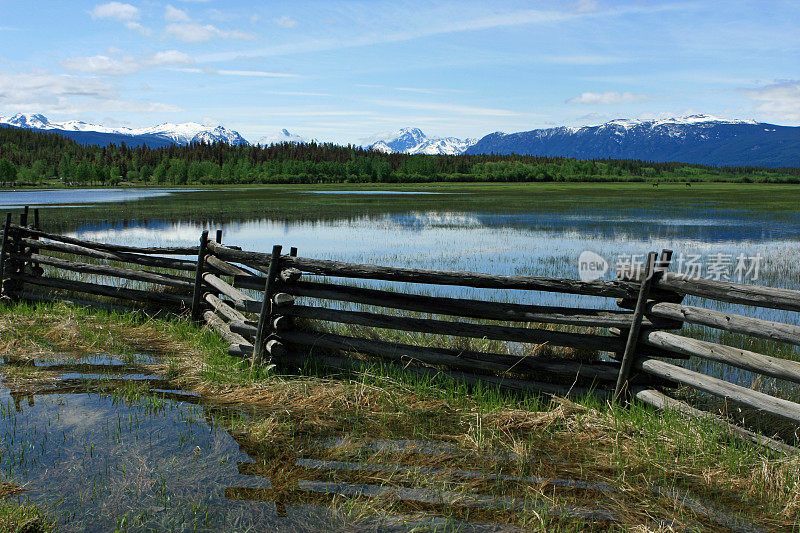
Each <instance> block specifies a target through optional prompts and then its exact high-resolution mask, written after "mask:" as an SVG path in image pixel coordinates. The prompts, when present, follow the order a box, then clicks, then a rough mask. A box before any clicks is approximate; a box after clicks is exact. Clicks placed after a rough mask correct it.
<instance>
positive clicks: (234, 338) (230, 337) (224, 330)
mask: <svg viewBox="0 0 800 533" xmlns="http://www.w3.org/2000/svg"><path fill="white" fill-rule="evenodd" d="M203 318H204V319H205V321H206V324H208V325H209V326H210V327H211V328H212V329H214V330H215V331H216V332H217V333H219V334H220V336H222V338H223V339H225V341H226V342H228V343H230V344H241V345H247V346H252V344H250V343H249V342H248V341H247V340H246V339H245V338H244V337H242V336H241V335H239V334H238V333H234V332H233V331H231V329H230V328H229V327H228V324H226V323H225V321H224V320H222V319H221V318H220V317H219V315H217V314H216V313H214V311H211V310H208V311H205V312H203Z"/></svg>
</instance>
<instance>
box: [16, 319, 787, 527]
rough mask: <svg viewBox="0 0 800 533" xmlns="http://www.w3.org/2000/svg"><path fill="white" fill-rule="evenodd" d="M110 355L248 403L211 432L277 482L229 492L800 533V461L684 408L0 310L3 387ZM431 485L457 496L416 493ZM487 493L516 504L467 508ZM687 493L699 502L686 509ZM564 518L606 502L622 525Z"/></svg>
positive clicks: (435, 512) (149, 327)
mask: <svg viewBox="0 0 800 533" xmlns="http://www.w3.org/2000/svg"><path fill="white" fill-rule="evenodd" d="M109 353H113V354H124V356H125V357H123V358H121V359H125V358H127V360H128V361H133V360H134V359H135V358H137V357H139V356H140V355H141V354H149V355H152V356H153V358H152V359H148V360H145V362H143V363H137V364H140V366H141V367H142V368H144V369H147V370H148V371H150V372H153V373H154V374H158V375H160V376H163V377H164V378H166V379H168V380H170V381H171V384H172V385H173V386H175V387H178V388H181V389H183V390H187V391H194V392H198V393H200V394H201V395H202V397H203V400H204V401H205V402H210V403H211V404H212V405H214V406H218V407H224V406H235V407H236V408H237V409H235V410H220V411H219V412H217V414H216V415H215V417H216V419H217V423H218V424H221V425H222V426H223V427H225V428H226V429H227V430H228V431H229V432H230V433H231V435H232V436H234V438H235V439H236V440H237V441H238V442H239V444H240V445H241V446H242V447H243V448H245V449H246V450H247V451H248V454H250V455H251V456H252V457H253V458H254V459H255V463H254V464H253V465H252V466H249V467H247V468H250V469H252V472H251V473H252V474H253V475H265V476H268V477H269V478H270V480H271V482H272V485H273V486H272V488H271V489H270V490H269V491H264V490H262V491H261V492H253V490H248V489H237V490H238V492H237V490H232V492H231V494H230V495H228V494H227V493H226V495H228V496H229V497H230V498H234V499H241V498H244V499H268V500H271V501H276V502H278V503H280V502H283V501H286V502H295V503H296V502H301V503H302V502H304V503H312V504H324V505H326V506H328V507H330V508H331V509H332V510H333V512H334V513H335V514H337V515H338V516H341V517H344V518H345V519H347V520H352V521H359V520H362V519H364V518H365V517H370V518H374V517H379V518H382V519H385V520H389V519H390V518H391V517H393V516H394V517H396V516H398V515H400V516H411V517H415V518H414V519H418V518H419V517H424V516H428V517H430V516H438V517H443V518H444V519H445V525H444V526H442V527H441V528H440V527H439V526H438V525H434V526H430V528H431V529H436V528H439V529H444V530H450V529H458V525H457V524H459V523H461V522H464V521H470V522H495V523H501V524H508V525H514V526H519V527H523V528H526V529H529V530H540V531H557V530H564V531H573V530H596V529H604V530H605V529H610V530H614V529H619V530H625V529H630V528H638V529H639V530H642V531H670V530H675V529H684V528H691V529H693V530H698V531H714V530H718V529H720V528H721V526H720V520H722V522H724V521H725V519H723V518H720V515H719V514H715V513H713V512H712V513H709V512H705V511H703V510H702V509H703V507H702V506H703V505H705V506H709V507H712V508H714V509H717V510H720V511H724V513H727V514H728V515H731V516H733V517H741V518H743V519H746V520H749V521H751V522H753V523H755V524H758V525H759V526H761V527H765V528H767V529H770V530H779V531H800V528H798V526H797V524H798V522H799V521H800V456H799V455H797V454H796V455H793V456H782V455H777V454H774V453H773V452H770V451H768V450H766V449H763V448H760V447H758V446H757V445H755V444H750V443H745V442H742V441H739V440H734V439H733V438H732V437H731V436H730V435H729V434H727V433H725V432H723V431H721V430H720V429H719V428H718V427H717V426H714V425H712V424H710V423H708V422H707V421H698V420H687V419H685V418H683V417H682V416H680V415H679V414H677V413H674V412H665V413H659V412H655V411H654V410H652V409H650V408H648V407H645V406H641V405H631V406H625V407H622V406H617V405H611V404H608V403H606V402H604V401H601V400H599V399H597V398H594V397H587V398H584V399H582V400H580V401H579V402H573V401H570V400H566V399H562V398H546V397H536V396H530V395H527V396H521V395H514V394H510V393H505V392H502V391H500V390H499V389H497V388H495V387H489V386H472V387H468V386H466V385H464V384H462V383H459V382H456V381H453V380H451V379H449V378H446V377H443V376H437V377H433V378H421V377H413V376H410V375H408V374H406V373H404V372H402V371H401V370H398V369H397V368H395V367H387V366H384V365H379V364H375V363H364V364H363V365H361V366H358V367H354V368H353V369H350V370H340V371H337V373H336V374H331V372H330V371H328V370H326V369H323V368H319V367H315V366H314V365H313V364H306V366H305V367H304V368H303V371H302V372H300V373H299V374H298V375H276V374H272V373H266V372H264V371H255V372H250V371H249V369H247V368H245V367H243V365H242V364H241V363H242V361H240V360H237V359H234V358H231V357H229V356H228V355H227V353H226V344H225V343H224V342H223V341H222V340H221V339H219V338H218V336H217V335H216V334H215V333H213V332H211V331H209V330H208V329H205V328H199V327H197V326H195V325H193V324H191V323H189V322H188V321H185V320H181V319H160V318H149V317H147V316H144V315H136V314H115V313H106V312H102V311H96V310H87V309H82V308H78V307H72V306H67V305H64V304H47V305H38V306H33V305H28V304H21V303H20V304H14V305H10V306H6V307H4V308H3V309H2V314H0V356H2V357H3V358H4V359H5V360H6V362H7V363H9V364H7V365H4V366H3V367H2V373H3V374H4V378H5V381H6V385H7V386H11V385H13V386H14V387H32V388H34V389H35V387H36V386H44V385H45V384H46V383H47V382H48V380H51V381H52V376H51V375H50V374H49V373H52V372H53V371H52V370H47V369H46V368H40V367H31V366H29V365H27V366H26V363H30V362H32V361H34V360H35V361H36V362H37V363H38V362H39V361H61V362H62V363H63V362H71V363H73V364H78V363H81V362H82V361H83V362H85V361H87V360H89V359H90V358H91V356H93V355H98V354H109ZM104 386H105V387H106V389H105V390H107V391H109V392H113V393H114V394H115V395H118V396H120V397H122V398H125V399H127V400H128V401H135V400H136V399H137V398H141V397H143V396H145V397H146V396H147V395H148V391H147V388H146V386H144V385H136V384H127V385H111V384H110V383H106V384H105V385H104ZM381 443H383V444H381ZM386 443H389V444H386ZM391 443H403V445H402V446H394V445H392V444H391ZM308 458H311V459H313V460H315V461H320V462H322V463H308ZM303 461H306V462H303ZM332 462H335V463H332ZM315 464H316V465H317V466H314V465H315ZM320 465H322V466H320ZM332 465H334V466H335V468H334V467H333V466H332ZM353 465H358V466H357V467H356V466H353ZM476 472H477V473H479V474H480V475H477V476H476V475H474V474H475V473H476ZM523 478H525V479H523ZM309 480H313V482H314V483H317V484H320V483H329V484H330V486H331V487H334V486H338V485H337V484H342V483H344V484H347V483H350V484H352V483H357V484H361V485H364V486H367V487H376V488H375V489H371V490H373V492H374V493H370V494H371V495H369V496H365V494H363V493H362V494H359V495H347V494H334V493H335V492H336V491H334V490H332V492H331V493H330V494H326V493H325V492H315V493H313V494H312V493H309V492H308V491H304V490H301V488H302V487H305V486H306V485H307V484H308V483H309V482H310V481H309ZM554 480H581V481H583V482H586V483H590V484H592V486H594V487H608V489H609V490H599V489H597V488H594V489H586V488H580V487H575V486H571V485H570V484H566V485H565V484H563V483H562V484H559V483H555V482H554ZM304 484H306V485H304ZM325 486H327V485H325ZM403 488H406V489H408V490H410V491H412V493H410V495H409V493H404V492H402V490H401V489H403ZM379 489H380V490H379ZM389 489H391V490H389ZM420 489H424V490H425V491H428V492H426V494H428V493H433V494H437V495H439V496H440V497H441V499H442V500H443V501H445V503H444V504H442V503H431V502H430V501H428V500H426V498H424V497H417V496H415V494H416V493H415V492H413V491H415V490H420ZM381 490H382V492H381ZM476 494H478V495H486V496H490V497H492V498H495V499H498V501H502V502H505V504H507V505H508V508H507V509H492V508H487V507H481V506H478V507H475V506H474V505H473V506H470V505H467V504H466V503H465V502H469V501H472V500H473V499H474V498H475V495H476ZM687 495H688V496H689V497H690V498H691V499H693V500H697V501H699V502H702V505H701V506H700V507H698V506H696V505H695V506H692V505H690V504H687V501H686V496H687ZM437 501H438V500H437ZM514 502H522V504H520V506H519V507H514V505H516V503H514ZM559 509H560V510H564V509H590V510H603V511H604V512H607V513H609V514H610V515H613V516H614V517H615V518H616V520H617V521H616V522H609V521H608V520H605V519H602V518H597V517H591V516H589V517H586V516H584V517H580V516H574V513H573V515H561V516H560V515H559V514H558V512H556V511H557V510H559ZM709 514H710V516H709ZM728 519H730V516H729V517H728ZM412 522H413V521H412ZM412 522H410V523H412Z"/></svg>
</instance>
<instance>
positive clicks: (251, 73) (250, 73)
mask: <svg viewBox="0 0 800 533" xmlns="http://www.w3.org/2000/svg"><path fill="white" fill-rule="evenodd" d="M172 70H175V71H178V72H191V73H195V74H212V75H213V74H218V75H221V76H245V77H254V78H299V77H300V75H299V74H291V73H288V72H269V71H266V70H226V69H215V68H211V67H204V68H174V69H172Z"/></svg>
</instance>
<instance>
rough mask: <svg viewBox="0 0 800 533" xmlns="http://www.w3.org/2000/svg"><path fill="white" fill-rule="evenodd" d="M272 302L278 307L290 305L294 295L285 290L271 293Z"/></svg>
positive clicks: (292, 303) (292, 302)
mask: <svg viewBox="0 0 800 533" xmlns="http://www.w3.org/2000/svg"><path fill="white" fill-rule="evenodd" d="M272 303H273V304H274V305H275V307H276V308H279V309H280V308H284V307H290V306H292V305H294V296H292V295H291V294H286V293H285V292H278V293H275V294H273V295H272Z"/></svg>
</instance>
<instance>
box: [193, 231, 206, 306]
mask: <svg viewBox="0 0 800 533" xmlns="http://www.w3.org/2000/svg"><path fill="white" fill-rule="evenodd" d="M207 243H208V230H203V233H202V234H201V235H200V248H199V250H200V252H199V253H198V256H197V266H196V267H195V272H194V285H193V287H194V289H193V291H192V311H191V312H192V320H197V319H199V318H200V311H201V309H200V305H201V302H202V296H203V273H204V270H205V269H204V267H205V264H206V261H205V259H206V246H207Z"/></svg>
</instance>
